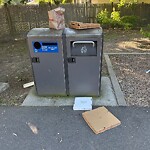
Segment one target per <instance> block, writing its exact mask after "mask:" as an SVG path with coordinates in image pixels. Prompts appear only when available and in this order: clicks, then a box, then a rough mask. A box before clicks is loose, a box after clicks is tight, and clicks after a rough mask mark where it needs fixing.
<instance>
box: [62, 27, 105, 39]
mask: <svg viewBox="0 0 150 150" xmlns="http://www.w3.org/2000/svg"><path fill="white" fill-rule="evenodd" d="M63 34H65V35H66V37H98V36H101V35H102V28H96V29H81V30H77V29H71V28H65V30H64V33H63Z"/></svg>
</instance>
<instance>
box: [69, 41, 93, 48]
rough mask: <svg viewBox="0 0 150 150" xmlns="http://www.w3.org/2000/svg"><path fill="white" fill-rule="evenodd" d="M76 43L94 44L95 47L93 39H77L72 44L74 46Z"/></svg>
mask: <svg viewBox="0 0 150 150" xmlns="http://www.w3.org/2000/svg"><path fill="white" fill-rule="evenodd" d="M75 44H93V47H94V46H95V43H94V42H93V41H75V42H73V43H72V46H73V47H74V45H75Z"/></svg>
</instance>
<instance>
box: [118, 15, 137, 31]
mask: <svg viewBox="0 0 150 150" xmlns="http://www.w3.org/2000/svg"><path fill="white" fill-rule="evenodd" d="M121 22H122V23H123V26H124V27H126V28H129V29H133V28H137V27H138V22H139V18H138V17H137V16H123V17H121Z"/></svg>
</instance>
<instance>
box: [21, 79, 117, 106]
mask: <svg viewBox="0 0 150 150" xmlns="http://www.w3.org/2000/svg"><path fill="white" fill-rule="evenodd" d="M74 100H75V97H41V96H38V95H37V94H36V91H35V87H33V88H32V89H31V90H30V92H29V94H28V96H27V97H26V98H25V100H24V102H23V103H22V106H73V104H74ZM117 105H118V104H117V101H116V98H115V95H114V91H113V89H112V85H111V81H110V79H109V78H108V77H102V81H101V96H100V97H93V106H117Z"/></svg>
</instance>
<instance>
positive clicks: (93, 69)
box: [63, 28, 103, 96]
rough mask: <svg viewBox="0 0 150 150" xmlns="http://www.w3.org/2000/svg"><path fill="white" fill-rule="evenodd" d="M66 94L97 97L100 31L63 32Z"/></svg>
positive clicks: (100, 51) (101, 41)
mask: <svg viewBox="0 0 150 150" xmlns="http://www.w3.org/2000/svg"><path fill="white" fill-rule="evenodd" d="M63 34H64V36H65V44H64V47H65V50H66V65H65V66H66V71H67V72H66V76H67V80H66V82H67V93H68V95H72V96H99V95H100V87H101V70H102V50H103V36H102V29H101V28H98V29H87V30H74V29H70V28H66V29H65V30H64V33H63Z"/></svg>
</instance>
